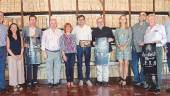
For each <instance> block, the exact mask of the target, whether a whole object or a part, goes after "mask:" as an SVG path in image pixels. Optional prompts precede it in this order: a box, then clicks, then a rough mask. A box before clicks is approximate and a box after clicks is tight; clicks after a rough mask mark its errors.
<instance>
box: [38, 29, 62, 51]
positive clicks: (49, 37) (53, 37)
mask: <svg viewBox="0 0 170 96" xmlns="http://www.w3.org/2000/svg"><path fill="white" fill-rule="evenodd" d="M62 34H63V33H62V31H61V30H60V29H56V30H55V32H53V31H52V30H51V29H50V28H49V29H47V30H45V31H44V32H43V35H42V41H41V49H42V50H43V51H45V50H46V49H47V50H50V51H56V50H60V37H61V35H62Z"/></svg>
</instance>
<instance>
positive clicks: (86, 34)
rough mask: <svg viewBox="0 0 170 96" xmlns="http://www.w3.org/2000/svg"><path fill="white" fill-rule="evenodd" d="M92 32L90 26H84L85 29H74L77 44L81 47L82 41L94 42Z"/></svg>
mask: <svg viewBox="0 0 170 96" xmlns="http://www.w3.org/2000/svg"><path fill="white" fill-rule="evenodd" d="M91 32H92V30H91V28H90V26H88V25H84V26H83V27H80V26H76V27H75V28H74V29H73V34H75V36H76V44H77V45H79V41H80V40H92V33H91Z"/></svg>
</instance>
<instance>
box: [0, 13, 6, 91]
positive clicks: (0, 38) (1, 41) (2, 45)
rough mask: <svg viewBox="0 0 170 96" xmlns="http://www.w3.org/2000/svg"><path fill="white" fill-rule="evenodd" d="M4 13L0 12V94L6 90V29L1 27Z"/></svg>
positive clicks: (3, 26)
mask: <svg viewBox="0 0 170 96" xmlns="http://www.w3.org/2000/svg"><path fill="white" fill-rule="evenodd" d="M3 20H4V13H3V12H1V11H0V92H1V91H3V90H4V89H5V88H6V82H5V62H6V54H7V53H6V37H7V30H8V28H7V27H6V26H5V25H3Z"/></svg>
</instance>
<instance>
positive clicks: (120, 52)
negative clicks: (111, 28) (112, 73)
mask: <svg viewBox="0 0 170 96" xmlns="http://www.w3.org/2000/svg"><path fill="white" fill-rule="evenodd" d="M131 33H132V32H131V30H130V29H129V28H128V24H127V17H126V15H121V16H120V18H119V28H117V29H116V32H115V39H116V46H117V48H116V50H117V51H116V57H117V59H118V61H119V64H120V78H121V80H120V84H121V85H122V86H124V85H126V78H127V75H128V64H129V60H130V59H131V38H132V35H131Z"/></svg>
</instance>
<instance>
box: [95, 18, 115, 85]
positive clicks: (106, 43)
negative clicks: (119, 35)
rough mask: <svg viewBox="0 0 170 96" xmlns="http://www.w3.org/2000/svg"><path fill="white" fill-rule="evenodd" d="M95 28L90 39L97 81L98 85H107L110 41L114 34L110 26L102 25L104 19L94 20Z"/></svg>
mask: <svg viewBox="0 0 170 96" xmlns="http://www.w3.org/2000/svg"><path fill="white" fill-rule="evenodd" d="M96 23H97V28H95V29H94V30H93V31H92V41H93V45H94V46H95V64H96V66H97V81H98V84H99V85H103V86H107V85H108V81H109V61H110V52H111V51H112V47H111V43H112V42H113V41H114V36H113V33H112V30H111V28H109V27H106V26H104V20H103V18H102V17H99V18H98V19H97V20H96Z"/></svg>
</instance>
